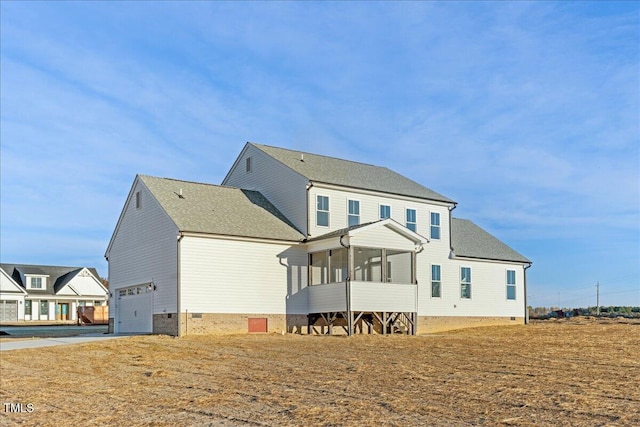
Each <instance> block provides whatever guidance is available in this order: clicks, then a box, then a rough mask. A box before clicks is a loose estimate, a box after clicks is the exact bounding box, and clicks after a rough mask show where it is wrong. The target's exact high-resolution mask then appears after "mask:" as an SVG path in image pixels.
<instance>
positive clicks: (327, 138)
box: [0, 1, 640, 306]
mask: <svg viewBox="0 0 640 427" xmlns="http://www.w3.org/2000/svg"><path fill="white" fill-rule="evenodd" d="M0 8H1V15H0V16H1V46H0V48H1V49H0V54H1V57H0V59H1V69H0V102H1V105H0V107H1V110H0V126H1V127H0V144H1V145H0V147H1V160H0V161H1V163H0V166H1V171H0V172H1V181H0V184H1V192H0V197H1V208H0V209H1V210H0V215H1V217H0V219H1V222H0V226H1V229H0V231H1V233H0V234H1V241H0V258H1V260H2V262H16V263H33V264H53V265H58V264H59V265H87V266H95V267H96V268H98V270H99V272H100V273H101V274H102V275H103V276H106V275H107V264H106V261H105V260H104V258H103V255H104V251H105V249H106V246H107V244H108V241H109V239H110V237H111V233H112V231H113V229H114V226H115V224H116V222H117V219H118V216H119V214H120V211H121V208H122V206H123V204H124V201H125V198H126V196H127V194H128V191H129V188H130V186H131V184H132V182H133V179H134V177H135V175H136V174H137V173H143V174H149V175H155V176H163V177H172V178H179V179H186V180H193V181H201V182H209V183H220V182H221V181H222V179H223V178H224V176H225V174H226V172H227V171H228V169H229V168H230V166H231V165H232V163H233V161H234V159H235V157H236V156H237V155H238V153H239V152H240V150H241V148H242V147H243V145H244V143H245V142H246V141H253V142H258V143H263V144H268V145H276V146H282V147H287V148H293V149H299V150H304V151H309V152H313V153H318V154H325V155H330V156H336V157H343V158H346V159H350V160H356V161H362V162H366V163H372V164H376V165H381V166H387V167H389V168H391V169H393V170H395V171H397V172H400V173H402V174H404V175H406V176H408V177H409V178H411V179H413V180H415V181H417V182H419V183H421V184H423V185H425V186H426V187H428V188H431V189H433V190H435V191H437V192H439V193H441V194H444V195H446V196H448V197H450V198H452V199H454V200H456V201H457V202H458V208H457V209H456V210H455V211H454V214H455V216H457V217H461V218H468V219H471V220H473V221H474V222H476V223H477V224H478V225H480V226H482V227H483V228H485V229H487V230H488V231H489V232H491V233H492V234H494V235H495V236H497V237H499V238H500V239H501V240H503V241H505V242H506V243H508V244H509V245H510V246H512V247H513V248H515V249H516V250H518V251H519V252H520V253H522V254H524V255H526V256H527V257H528V258H530V259H532V260H533V262H534V264H533V267H532V268H531V269H530V270H529V276H528V277H529V292H528V293H529V300H530V303H531V304H532V305H534V306H543V305H545V306H549V305H558V303H560V305H562V306H586V305H595V298H596V287H595V285H596V283H597V282H598V281H599V282H600V284H601V303H602V304H603V305H640V188H639V185H640V177H639V170H640V151H639V147H640V129H639V126H640V125H639V121H640V95H639V94H640V77H639V75H640V66H639V64H640V55H639V53H640V47H639V46H640V40H639V34H640V6H639V4H638V3H636V2H594V3H590V2H560V3H555V2H460V3H457V2H389V3H386V2H372V3H368V2H353V3H351V2H349V3H347V2H322V3H313V2H302V3H298V2H283V3H278V2H268V3H267V2H265V3H259V2H258V3H246V2H237V3H236V2H215V3H213V2H211V3H210V2H157V3H154V2H139V3H137V2H115V3H107V2H104V3H103V2H53V1H47V2H6V1H5V2H1V3H0Z"/></svg>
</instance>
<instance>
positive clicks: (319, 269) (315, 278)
mask: <svg viewBox="0 0 640 427" xmlns="http://www.w3.org/2000/svg"><path fill="white" fill-rule="evenodd" d="M309 256H310V257H311V260H310V262H309V263H310V265H311V268H310V269H309V271H310V274H311V278H310V283H311V284H312V285H321V284H323V283H327V252H326V251H323V252H315V253H312V254H311V255H309Z"/></svg>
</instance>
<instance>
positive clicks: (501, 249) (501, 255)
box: [451, 218, 531, 264]
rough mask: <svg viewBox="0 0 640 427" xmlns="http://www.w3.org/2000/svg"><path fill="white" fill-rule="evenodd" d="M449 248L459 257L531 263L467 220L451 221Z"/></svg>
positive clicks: (453, 219) (454, 219)
mask: <svg viewBox="0 0 640 427" xmlns="http://www.w3.org/2000/svg"><path fill="white" fill-rule="evenodd" d="M451 247H452V248H453V252H454V254H455V255H456V256H460V257H467V258H479V259H488V260H496V261H514V262H524V263H529V264H530V263H531V261H530V260H529V259H527V258H526V257H525V256H523V255H521V254H519V253H518V252H516V251H515V250H513V249H511V248H510V247H509V246H507V245H506V244H504V243H503V242H501V241H500V240H498V239H497V238H495V237H494V236H492V235H491V234H489V233H487V232H486V231H484V230H483V229H482V228H480V227H478V226H477V225H476V224H474V223H473V222H471V221H469V220H468V219H458V218H452V219H451Z"/></svg>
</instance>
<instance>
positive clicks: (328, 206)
mask: <svg viewBox="0 0 640 427" xmlns="http://www.w3.org/2000/svg"><path fill="white" fill-rule="evenodd" d="M320 197H326V199H327V210H326V211H325V210H320V209H318V198H320ZM320 212H326V213H327V225H321V224H318V213H320ZM330 226H331V198H330V197H329V196H325V195H323V194H316V227H330Z"/></svg>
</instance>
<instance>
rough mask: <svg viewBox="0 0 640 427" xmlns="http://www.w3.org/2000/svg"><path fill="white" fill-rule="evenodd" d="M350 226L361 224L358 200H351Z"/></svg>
mask: <svg viewBox="0 0 640 427" xmlns="http://www.w3.org/2000/svg"><path fill="white" fill-rule="evenodd" d="M348 224H349V227H351V226H353V225H358V224H360V202H359V201H357V200H349V214H348Z"/></svg>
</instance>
